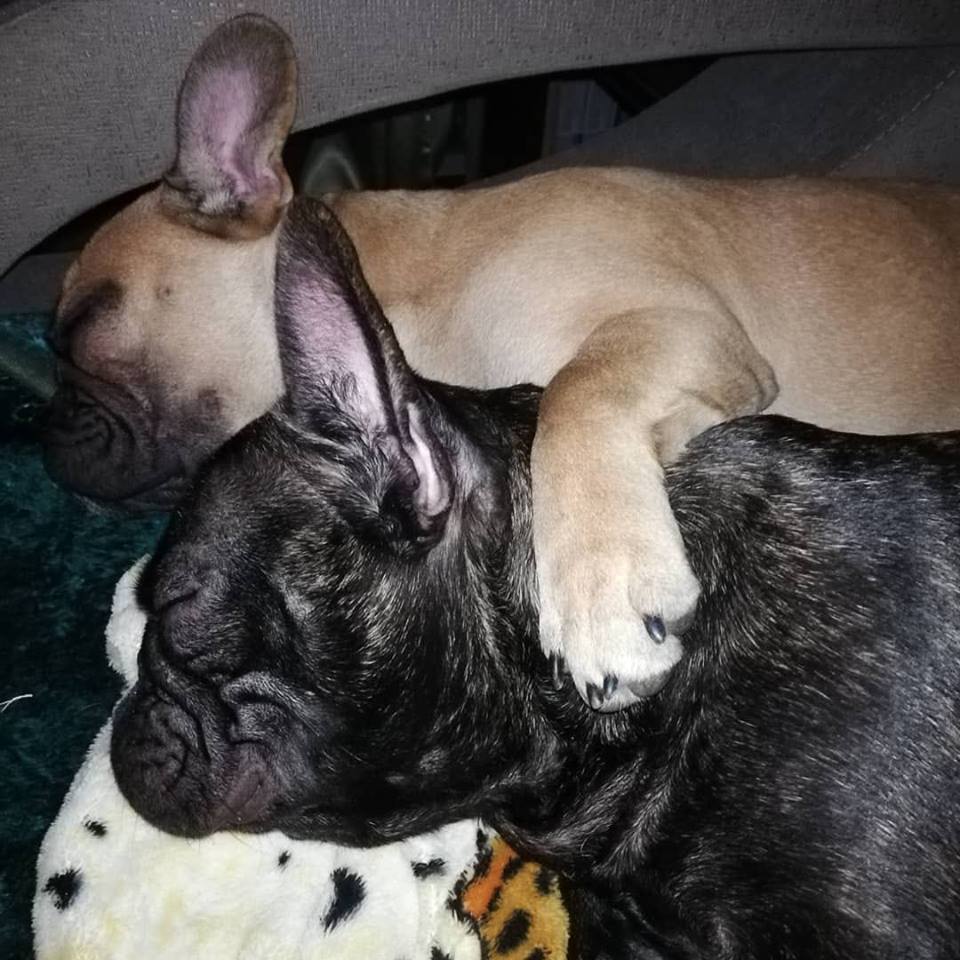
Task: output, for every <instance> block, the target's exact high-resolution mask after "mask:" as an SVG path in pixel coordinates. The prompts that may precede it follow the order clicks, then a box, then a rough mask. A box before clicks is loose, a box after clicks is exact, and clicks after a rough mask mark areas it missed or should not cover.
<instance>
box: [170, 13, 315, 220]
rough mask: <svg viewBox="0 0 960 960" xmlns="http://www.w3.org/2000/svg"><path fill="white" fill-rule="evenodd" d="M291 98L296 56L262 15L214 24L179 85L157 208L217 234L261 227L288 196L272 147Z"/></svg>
mask: <svg viewBox="0 0 960 960" xmlns="http://www.w3.org/2000/svg"><path fill="white" fill-rule="evenodd" d="M296 100H297V60H296V55H295V54H294V50H293V45H292V44H291V42H290V38H289V37H288V36H287V35H286V34H285V33H284V32H283V30H281V29H280V27H278V26H277V25H276V24H275V23H274V22H273V21H272V20H268V19H267V18H266V17H261V16H256V15H245V16H241V17H235V18H234V19H232V20H228V21H227V22H226V23H224V24H223V25H222V26H220V27H218V28H217V29H216V30H214V31H213V33H211V34H210V36H209V37H207V39H206V40H204V42H203V43H202V44H201V46H200V49H199V50H198V51H197V52H196V54H195V55H194V57H193V60H192V61H191V62H190V66H189V67H188V68H187V73H186V76H185V77H184V79H183V83H182V85H181V87H180V95H179V97H178V100H177V159H176V162H175V163H174V165H173V169H172V170H171V171H170V172H169V173H168V174H167V175H166V177H165V178H164V184H165V187H164V191H163V203H164V208H165V209H166V210H167V212H168V213H170V214H171V215H172V216H174V217H177V218H179V219H182V220H185V221H186V222H188V223H190V224H191V225H193V226H195V227H197V228H199V229H201V230H204V231H206V232H208V233H213V234H216V235H217V236H224V237H235V238H253V237H257V236H262V235H264V234H265V233H269V232H270V231H271V230H272V229H273V228H274V227H275V226H276V224H277V221H278V220H279V218H280V215H281V213H282V212H283V209H284V207H285V206H286V205H287V204H288V203H289V202H290V199H291V197H292V196H293V188H292V187H291V184H290V178H289V177H288V176H287V172H286V170H285V169H284V167H283V160H282V158H281V151H282V149H283V144H284V141H285V140H286V138H287V134H288V133H289V132H290V127H291V125H292V123H293V115H294V111H295V108H296Z"/></svg>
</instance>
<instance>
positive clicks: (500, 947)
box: [496, 910, 530, 953]
mask: <svg viewBox="0 0 960 960" xmlns="http://www.w3.org/2000/svg"><path fill="white" fill-rule="evenodd" d="M529 932H530V914H529V913H527V911H526V910H514V911H513V913H511V914H510V918H509V919H508V920H507V922H506V923H505V924H504V925H503V927H502V928H501V930H500V933H498V934H497V943H496V946H497V953H509V952H510V951H511V950H516V949H517V947H519V946H520V944H521V943H523V941H524V940H526V939H527V934H528V933H529Z"/></svg>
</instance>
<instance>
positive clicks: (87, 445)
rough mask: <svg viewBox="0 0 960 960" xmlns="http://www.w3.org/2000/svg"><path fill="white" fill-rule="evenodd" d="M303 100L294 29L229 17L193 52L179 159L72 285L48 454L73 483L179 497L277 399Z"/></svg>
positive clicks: (130, 497) (109, 493)
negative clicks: (294, 129) (292, 161)
mask: <svg viewBox="0 0 960 960" xmlns="http://www.w3.org/2000/svg"><path fill="white" fill-rule="evenodd" d="M296 98H297V70H296V58H295V56H294V52H293V46H292V44H291V43H290V38H289V37H287V35H286V34H285V33H284V32H283V31H282V30H281V29H280V28H279V27H278V26H277V25H276V24H275V23H272V22H271V21H270V20H267V19H266V18H264V17H260V16H256V15H248V16H241V17H235V18H234V19H232V20H228V21H227V22H226V23H224V24H222V25H221V26H220V27H218V28H217V29H216V30H214V31H213V33H211V34H210V36H209V37H207V39H206V40H205V41H204V42H203V43H202V44H201V45H200V47H199V49H198V50H197V52H196V53H195V55H194V57H193V59H192V61H191V62H190V64H189V66H188V67H187V71H186V74H185V76H184V79H183V83H182V84H181V87H180V93H179V96H178V98H177V103H176V111H175V119H176V134H177V156H176V160H175V161H174V164H173V166H172V167H171V169H170V170H169V172H168V173H167V175H166V177H165V178H164V181H163V183H162V184H161V185H160V186H159V187H157V188H156V189H155V190H153V191H152V192H150V193H148V194H145V195H144V196H143V197H141V198H140V199H138V200H137V201H136V202H134V203H133V204H131V205H130V206H129V207H128V208H127V209H126V210H124V211H123V212H121V213H120V214H119V215H118V216H116V217H114V218H113V220H111V221H110V222H108V223H107V224H106V225H105V226H104V227H103V228H102V229H101V230H100V231H99V232H98V233H97V234H96V236H95V237H94V238H93V239H92V240H91V241H90V243H89V244H88V245H87V247H86V249H85V250H84V251H83V252H82V253H81V254H80V257H79V259H78V260H77V262H76V263H75V264H74V265H73V267H72V268H71V270H70V272H69V274H68V275H67V278H66V281H65V284H64V289H63V294H62V298H61V302H60V306H59V309H58V311H57V319H56V323H55V324H54V328H53V331H52V335H51V341H52V344H53V346H54V349H55V350H56V352H57V354H58V358H59V359H58V367H59V376H60V387H59V389H58V390H57V393H56V396H55V397H54V400H53V404H52V407H51V411H50V417H49V425H48V428H47V432H46V441H45V452H46V463H47V466H48V469H49V471H50V473H51V474H52V475H53V477H54V478H55V479H56V480H58V481H60V482H61V483H63V484H64V485H65V486H67V487H68V488H70V489H73V490H75V491H77V492H79V493H82V494H85V495H87V496H89V497H92V498H94V499H96V500H100V501H106V502H109V503H112V504H116V505H118V506H122V507H127V508H130V507H134V508H136V507H148V508H149V507H161V508H163V507H169V506H171V505H172V504H173V503H174V502H176V500H177V499H178V498H179V496H180V494H181V493H182V492H183V490H184V489H185V487H186V486H187V483H186V481H187V480H188V479H189V478H190V477H191V475H192V474H193V473H194V471H195V470H196V468H197V465H198V464H199V463H200V462H201V461H202V460H203V459H204V458H205V457H207V456H208V455H209V454H210V453H211V452H212V451H213V450H215V449H216V448H217V447H218V446H219V445H220V444H221V443H222V442H223V441H224V440H225V439H226V438H227V437H229V436H231V435H232V434H234V433H235V432H236V431H237V430H239V429H240V428H241V427H242V426H243V425H244V424H246V423H249V422H250V421H251V420H253V419H254V418H255V417H257V416H259V415H260V414H262V413H264V412H265V411H266V410H267V409H269V407H270V405H271V404H272V403H273V402H274V401H275V400H276V399H277V397H278V396H279V395H280V393H281V390H282V383H281V374H280V365H279V360H278V357H277V345H276V337H275V334H274V325H273V280H274V265H275V254H276V244H277V235H278V231H279V224H280V222H281V220H282V217H283V212H284V210H285V209H286V207H287V205H288V204H289V202H290V200H291V198H292V194H293V190H292V187H291V184H290V179H289V177H288V176H287V174H286V171H285V170H284V168H283V163H282V160H281V151H282V148H283V144H284V141H285V140H286V137H287V134H288V133H289V131H290V127H291V124H292V123H293V114H294V109H295V106H296Z"/></svg>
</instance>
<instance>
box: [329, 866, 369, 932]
mask: <svg viewBox="0 0 960 960" xmlns="http://www.w3.org/2000/svg"><path fill="white" fill-rule="evenodd" d="M330 879H331V880H332V881H333V902H332V903H331V904H330V907H329V909H328V910H327V912H326V915H325V916H324V918H323V929H324V930H327V931H330V930H332V929H333V928H334V927H335V926H336V925H337V924H338V923H340V922H341V921H342V920H346V919H347V917H349V916H351V915H352V914H354V913H356V912H357V910H358V909H359V908H360V904H361V903H363V898H364V897H365V896H366V890H365V889H364V885H363V878H362V877H360V876H359V875H357V874H356V873H351V872H350V871H349V870H347V869H346V867H337V869H336V870H334V871H333V873H332V874H330Z"/></svg>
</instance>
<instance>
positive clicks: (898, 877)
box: [638, 417, 960, 960]
mask: <svg viewBox="0 0 960 960" xmlns="http://www.w3.org/2000/svg"><path fill="white" fill-rule="evenodd" d="M669 484H670V490H671V500H672V503H673V506H674V509H675V510H676V513H677V516H678V519H679V521H680V525H681V529H682V531H683V533H684V538H685V541H686V544H687V548H688V551H689V554H690V557H691V560H692V562H693V564H694V569H695V572H696V573H697V575H698V577H699V578H700V580H701V583H702V584H703V586H704V593H703V598H702V600H701V605H700V609H699V612H698V616H697V620H696V623H695V625H694V627H693V628H692V629H691V631H690V632H689V634H688V636H687V638H686V647H687V653H688V656H687V657H686V658H685V659H684V661H683V662H682V663H681V665H680V666H679V667H678V668H677V673H676V675H675V677H674V678H673V681H672V682H671V683H670V684H669V685H668V687H667V688H666V689H665V690H664V701H663V707H662V714H661V716H662V717H663V722H664V724H665V725H666V726H667V727H668V728H671V729H672V732H673V733H674V734H675V736H671V735H670V731H669V730H668V732H667V736H665V737H663V738H662V739H663V742H664V744H665V746H664V751H665V753H664V756H663V757H660V758H658V757H657V756H656V755H654V756H653V757H652V758H651V759H652V761H653V765H654V767H657V766H658V765H660V764H661V762H662V767H661V768H662V769H663V770H665V771H669V774H664V782H663V788H664V789H665V790H668V791H669V796H670V801H671V802H670V803H669V804H664V806H663V809H664V810H665V813H664V816H663V818H662V819H661V820H660V821H659V822H658V824H657V829H656V830H655V831H654V834H655V837H656V839H655V840H653V841H652V842H650V843H649V844H647V843H646V841H645V840H644V841H643V846H644V849H643V850H642V851H638V852H640V853H641V857H640V859H641V860H642V862H643V863H644V864H645V867H644V870H645V869H646V868H647V867H649V868H651V869H652V870H653V871H654V872H655V873H656V874H657V880H656V882H655V883H653V884H652V887H654V888H656V889H657V890H660V891H662V890H664V889H669V890H670V891H671V895H670V897H669V900H670V901H673V902H675V903H678V904H679V903H680V902H681V901H682V902H683V903H684V914H685V916H684V917H683V919H682V922H681V920H680V918H679V917H678V918H677V919H678V923H677V930H676V940H673V939H672V938H671V937H670V936H669V935H668V936H667V939H666V940H665V941H664V943H663V946H664V947H665V948H667V949H668V951H669V946H670V944H671V942H672V943H673V945H674V946H675V947H677V948H680V949H679V954H680V955H683V956H688V955H690V956H700V955H704V956H717V957H725V956H728V955H730V956H734V955H738V956H739V955H741V954H740V953H738V952H736V951H737V950H743V948H747V949H746V950H744V952H743V954H742V955H745V956H753V957H769V958H777V957H806V956H816V957H818V958H821V957H822V958H827V957H837V958H840V957H844V958H848V957H883V958H887V957H889V958H891V960H892V958H906V957H911V958H933V957H938V958H947V957H957V956H960V936H958V929H960V919H958V916H960V909H958V908H960V818H958V815H957V809H958V804H960V696H958V691H960V589H958V588H960V582H958V581H960V574H958V571H960V435H946V434H945V435H939V436H930V437H913V438H881V439H877V438H867V437H855V436H843V435H839V434H833V433H828V432H826V431H821V430H818V429H816V428H813V427H805V426H803V425H801V424H797V423H793V422H791V421H785V420H782V419H780V418H775V417H765V418H754V419H748V420H743V421H739V422H736V423H733V424H727V425H724V426H721V427H718V428H716V429H715V430H712V431H710V432H708V433H707V434H705V435H704V436H702V437H700V438H699V439H697V440H696V441H694V443H693V444H692V445H691V447H690V450H689V453H688V454H687V455H686V456H685V458H684V460H683V461H682V462H681V463H680V464H678V465H677V466H676V467H675V468H673V469H672V470H671V471H670V475H669ZM681 740H682V741H683V742H684V744H685V746H684V749H685V750H686V751H687V756H688V758H689V759H692V760H693V761H694V766H693V768H690V769H682V768H683V766H684V765H683V764H677V763H676V762H675V761H674V759H673V758H672V757H668V756H666V752H667V751H675V750H676V747H677V743H678V742H680V741H681ZM642 874H643V871H641V875H642ZM641 882H642V883H644V885H645V881H643V879H642V876H641ZM662 906H663V909H664V914H665V915H669V914H670V913H671V912H672V910H671V907H670V903H668V902H665V903H664V904H663V905H662ZM788 918H789V919H788ZM667 928H669V923H667ZM825 929H828V930H830V931H831V932H830V935H829V938H828V942H825V937H824V935H823V933H822V931H823V930H825ZM727 947H728V948H729V950H728V949H726V948H727ZM701 951H702V953H701ZM730 951H733V952H730Z"/></svg>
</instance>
